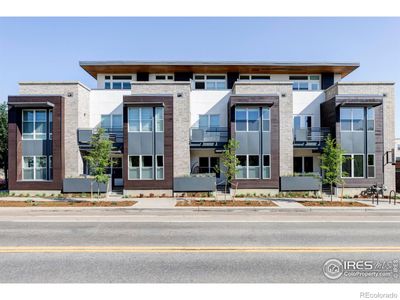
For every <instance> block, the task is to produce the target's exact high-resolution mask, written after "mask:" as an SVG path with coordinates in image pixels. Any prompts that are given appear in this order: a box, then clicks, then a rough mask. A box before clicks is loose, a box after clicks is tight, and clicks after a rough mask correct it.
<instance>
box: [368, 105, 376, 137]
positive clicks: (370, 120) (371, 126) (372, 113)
mask: <svg viewBox="0 0 400 300" xmlns="http://www.w3.org/2000/svg"><path fill="white" fill-rule="evenodd" d="M367 130H368V131H374V130H375V109H374V108H373V107H368V108H367Z"/></svg>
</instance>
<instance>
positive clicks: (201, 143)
mask: <svg viewBox="0 0 400 300" xmlns="http://www.w3.org/2000/svg"><path fill="white" fill-rule="evenodd" d="M227 142H228V128H227V127H192V128H190V146H191V147H194V148H196V147H199V148H205V147H212V148H214V147H216V148H218V147H221V148H222V147H223V145H224V144H225V143H227Z"/></svg>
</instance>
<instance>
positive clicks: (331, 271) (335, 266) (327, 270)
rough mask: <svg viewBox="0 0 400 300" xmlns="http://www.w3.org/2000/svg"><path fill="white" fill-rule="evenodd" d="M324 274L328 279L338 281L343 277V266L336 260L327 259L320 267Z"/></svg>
mask: <svg viewBox="0 0 400 300" xmlns="http://www.w3.org/2000/svg"><path fill="white" fill-rule="evenodd" d="M322 270H323V271H324V274H325V276H326V277H327V278H329V279H338V278H340V276H342V275H343V264H342V262H341V261H340V260H338V259H334V258H333V259H329V260H327V261H326V262H325V263H324V266H323V267H322Z"/></svg>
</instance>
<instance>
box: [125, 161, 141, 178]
mask: <svg viewBox="0 0 400 300" xmlns="http://www.w3.org/2000/svg"><path fill="white" fill-rule="evenodd" d="M128 169H129V179H140V156H129V166H128Z"/></svg>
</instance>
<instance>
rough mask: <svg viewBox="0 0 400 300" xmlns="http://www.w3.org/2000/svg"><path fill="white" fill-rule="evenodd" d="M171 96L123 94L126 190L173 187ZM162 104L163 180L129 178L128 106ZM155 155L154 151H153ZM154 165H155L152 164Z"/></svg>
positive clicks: (170, 188) (124, 176)
mask: <svg viewBox="0 0 400 300" xmlns="http://www.w3.org/2000/svg"><path fill="white" fill-rule="evenodd" d="M173 102H174V101H173V96H143V95H141V96H135V95H129V96H124V100H123V115H124V116H123V122H124V154H123V160H122V163H123V168H122V170H123V179H124V189H127V190H163V189H168V190H172V188H173V167H174V163H173V151H174V148H173V141H174V138H173V125H174V124H173V110H174V108H173ZM160 103H162V104H163V106H164V180H129V179H128V171H129V170H128V163H129V162H128V146H129V145H128V107H130V106H139V105H143V106H149V105H150V106H151V105H152V104H154V105H153V106H159V104H160ZM154 155H155V153H154ZM154 167H155V165H154Z"/></svg>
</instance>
